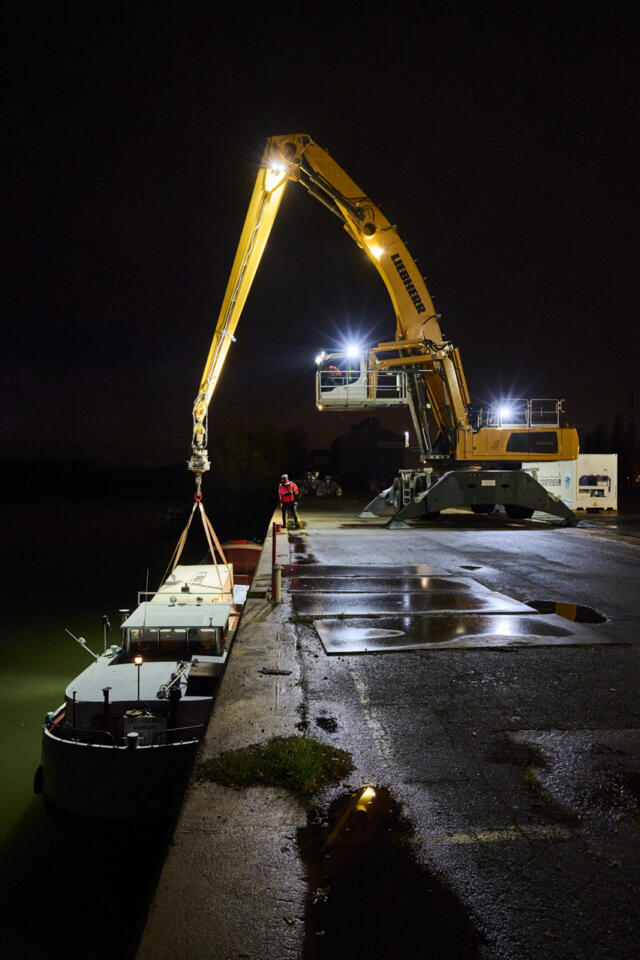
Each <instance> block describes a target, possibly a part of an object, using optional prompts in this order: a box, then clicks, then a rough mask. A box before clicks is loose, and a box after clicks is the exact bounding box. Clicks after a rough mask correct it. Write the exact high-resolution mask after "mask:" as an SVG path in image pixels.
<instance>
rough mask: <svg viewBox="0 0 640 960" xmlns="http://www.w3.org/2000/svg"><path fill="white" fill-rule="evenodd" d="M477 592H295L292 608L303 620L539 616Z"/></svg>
mask: <svg viewBox="0 0 640 960" xmlns="http://www.w3.org/2000/svg"><path fill="white" fill-rule="evenodd" d="M476 586H477V587H478V589H477V590H472V589H465V590H429V591H427V590H425V591H424V592H422V593H390V594H386V595H384V594H381V593H338V594H331V593H293V594H292V597H293V605H294V608H295V611H296V613H297V614H299V615H300V616H301V617H335V616H341V615H346V616H352V617H354V616H360V617H366V616H380V614H385V613H400V614H403V613H431V612H433V611H443V612H444V611H446V610H451V611H456V612H458V613H462V612H463V611H470V612H477V613H528V614H531V615H535V616H539V614H538V613H537V612H536V611H535V610H533V609H532V608H531V607H528V606H527V605H526V604H525V603H519V601H518V600H512V599H511V598H510V597H504V596H503V595H502V594H501V593H492V592H491V591H490V590H487V589H486V587H481V586H480V584H476Z"/></svg>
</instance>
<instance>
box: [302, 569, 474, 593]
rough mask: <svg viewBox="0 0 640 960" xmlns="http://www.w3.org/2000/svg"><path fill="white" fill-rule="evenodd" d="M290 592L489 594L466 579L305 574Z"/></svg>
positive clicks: (391, 572) (392, 575) (303, 572)
mask: <svg viewBox="0 0 640 960" xmlns="http://www.w3.org/2000/svg"><path fill="white" fill-rule="evenodd" d="M291 590H295V591H296V592H297V593H330V594H336V593H359V594H367V593H384V594H391V593H396V594H400V593H401V594H403V595H406V594H408V593H425V592H426V593H429V594H435V593H458V592H466V593H474V594H478V593H480V594H482V595H484V596H488V595H489V594H490V593H491V592H492V591H490V590H489V588H488V587H484V586H482V584H480V583H477V582H476V581H475V580H471V579H470V578H468V577H459V578H458V579H457V580H456V579H455V578H453V577H403V576H396V575H395V574H394V573H393V571H390V572H389V574H388V575H387V576H386V577H365V576H362V577H342V576H333V577H321V576H319V575H318V573H317V572H316V571H314V573H313V576H309V577H308V576H307V575H306V570H305V571H302V572H299V574H298V576H294V577H292V578H291Z"/></svg>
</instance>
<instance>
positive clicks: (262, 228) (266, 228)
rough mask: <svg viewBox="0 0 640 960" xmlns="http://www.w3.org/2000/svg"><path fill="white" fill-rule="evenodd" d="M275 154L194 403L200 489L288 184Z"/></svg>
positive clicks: (255, 198) (260, 181)
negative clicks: (210, 423)
mask: <svg viewBox="0 0 640 960" xmlns="http://www.w3.org/2000/svg"><path fill="white" fill-rule="evenodd" d="M270 156H271V151H270V143H267V149H266V150H265V153H264V156H263V158H262V163H261V165H260V169H259V171H258V176H257V178H256V183H255V186H254V188H253V194H252V196H251V200H250V202H249V209H248V211H247V216H246V218H245V222H244V227H243V228H242V233H241V235H240V242H239V244H238V249H237V251H236V256H235V259H234V261H233V266H232V268H231V274H230V276H229V282H228V283H227V289H226V291H225V295H224V299H223V301H222V306H221V308H220V313H219V315H218V323H217V325H216V329H215V331H214V334H213V339H212V341H211V347H210V349H209V355H208V357H207V362H206V363H205V367H204V372H203V374H202V380H201V382H200V388H199V390H198V395H197V397H196V399H195V403H194V405H193V440H192V445H191V459H190V460H189V463H188V467H189V469H190V470H192V471H193V472H194V473H195V475H196V486H197V487H198V489H199V488H200V483H201V479H202V474H203V473H204V472H205V471H206V470H208V469H209V466H210V464H209V459H208V453H207V413H208V410H209V403H210V402H211V397H212V396H213V392H214V390H215V388H216V386H217V384H218V380H219V378H220V374H221V372H222V368H223V366H224V362H225V360H226V358H227V353H228V352H229V347H230V346H231V344H232V343H233V341H234V339H235V336H234V334H235V331H236V327H237V326H238V321H239V319H240V314H241V313H242V309H243V307H244V304H245V301H246V299H247V296H248V294H249V290H250V289H251V285H252V283H253V280H254V277H255V275H256V270H257V269H258V265H259V263H260V260H261V258H262V254H263V253H264V249H265V247H266V245H267V240H268V239H269V234H270V233H271V228H272V227H273V223H274V220H275V218H276V214H277V213H278V208H279V206H280V202H281V200H282V196H283V194H284V191H285V187H286V186H287V183H288V179H287V176H286V170H285V169H284V167H282V168H275V167H274V166H273V165H272V164H270V162H269V161H270Z"/></svg>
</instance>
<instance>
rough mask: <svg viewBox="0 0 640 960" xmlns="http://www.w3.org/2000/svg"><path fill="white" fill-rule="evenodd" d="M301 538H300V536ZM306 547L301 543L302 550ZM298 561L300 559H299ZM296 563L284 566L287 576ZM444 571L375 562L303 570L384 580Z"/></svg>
mask: <svg viewBox="0 0 640 960" xmlns="http://www.w3.org/2000/svg"><path fill="white" fill-rule="evenodd" d="M300 539H302V538H300ZM305 548H306V544H303V546H302V548H301V549H302V551H304V549H305ZM299 562H300V561H299ZM299 572H300V571H299V570H297V564H295V563H289V564H287V565H286V566H285V567H284V570H283V573H284V575H285V576H287V577H295V576H296V575H297V574H299ZM444 575H446V571H445V570H443V569H442V568H441V567H435V566H433V565H432V564H430V563H417V564H391V563H387V564H384V563H377V564H370V565H368V566H362V565H347V564H334V565H328V564H323V563H319V564H317V565H316V566H315V567H314V568H313V570H305V571H304V576H305V577H314V578H316V577H334V578H337V577H339V578H341V579H347V580H353V581H355V580H358V579H361V578H363V577H364V578H367V577H368V578H371V577H376V578H380V579H382V580H383V581H386V580H387V579H388V578H389V577H433V576H444Z"/></svg>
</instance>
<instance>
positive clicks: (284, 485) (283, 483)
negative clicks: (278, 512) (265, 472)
mask: <svg viewBox="0 0 640 960" xmlns="http://www.w3.org/2000/svg"><path fill="white" fill-rule="evenodd" d="M297 496H298V488H297V486H296V485H295V483H294V482H293V480H289V474H287V473H283V474H282V476H281V477H280V486H279V487H278V499H279V500H280V506H281V507H282V526H283V527H285V529H286V526H287V512H290V513H291V515H292V517H293V522H294V523H295V525H296V528H297V527H299V526H300V523H299V522H298V516H297V514H296V497H297Z"/></svg>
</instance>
